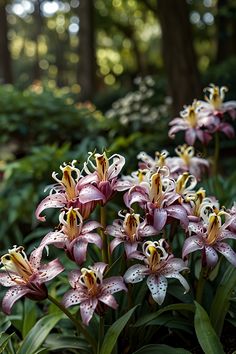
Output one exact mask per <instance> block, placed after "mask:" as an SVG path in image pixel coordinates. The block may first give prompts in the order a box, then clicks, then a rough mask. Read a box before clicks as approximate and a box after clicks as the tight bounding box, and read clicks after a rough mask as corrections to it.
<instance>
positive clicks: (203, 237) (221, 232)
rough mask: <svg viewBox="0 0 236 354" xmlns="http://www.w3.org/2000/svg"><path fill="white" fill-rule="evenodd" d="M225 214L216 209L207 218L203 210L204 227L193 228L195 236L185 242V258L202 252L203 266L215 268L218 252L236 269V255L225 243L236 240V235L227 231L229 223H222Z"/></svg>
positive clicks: (183, 254)
mask: <svg viewBox="0 0 236 354" xmlns="http://www.w3.org/2000/svg"><path fill="white" fill-rule="evenodd" d="M225 214H226V212H225V211H223V210H217V209H216V208H214V211H213V212H211V213H210V214H209V216H207V215H204V209H202V212H201V216H202V218H203V223H202V227H199V228H196V229H194V228H193V227H192V228H191V229H192V230H191V231H192V234H194V235H193V236H190V237H188V238H187V239H186V240H185V242H184V246H183V253H182V256H183V258H185V257H186V256H187V255H189V254H190V253H192V252H195V251H197V250H201V252H202V264H203V265H204V266H208V267H210V268H213V267H214V266H215V265H216V263H217V261H218V253H217V252H219V253H221V254H222V255H223V256H224V257H225V258H226V259H227V260H228V261H229V262H230V263H232V264H233V265H234V266H235V267H236V253H235V252H234V251H233V249H232V248H231V246H230V245H229V244H227V243H226V242H225V240H226V239H236V233H234V232H232V231H230V230H228V229H227V228H228V226H229V222H228V221H227V222H225V223H223V222H222V216H223V215H225Z"/></svg>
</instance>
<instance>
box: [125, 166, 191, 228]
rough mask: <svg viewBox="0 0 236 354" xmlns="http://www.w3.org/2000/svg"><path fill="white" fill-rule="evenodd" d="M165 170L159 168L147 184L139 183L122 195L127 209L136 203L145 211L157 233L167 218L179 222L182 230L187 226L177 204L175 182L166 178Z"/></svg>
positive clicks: (184, 216)
mask: <svg viewBox="0 0 236 354" xmlns="http://www.w3.org/2000/svg"><path fill="white" fill-rule="evenodd" d="M168 175H169V171H168V169H167V168H164V167H163V168H161V169H159V171H158V172H156V173H154V174H151V175H150V178H149V181H148V182H141V183H140V185H139V186H134V187H132V188H130V190H129V191H128V192H126V193H125V195H124V201H125V204H126V206H127V207H128V208H131V206H132V204H133V203H135V202H137V203H138V204H139V205H140V206H141V208H143V209H145V211H146V213H147V217H148V222H149V223H150V224H151V225H153V226H154V228H155V229H156V230H157V231H161V230H162V229H163V228H164V226H165V225H166V223H167V221H168V219H169V218H174V219H177V220H180V223H181V225H182V226H183V228H187V226H188V218H187V212H186V210H185V208H184V207H183V206H182V205H181V204H179V199H180V195H179V194H177V193H176V191H175V181H174V180H173V179H170V178H168Z"/></svg>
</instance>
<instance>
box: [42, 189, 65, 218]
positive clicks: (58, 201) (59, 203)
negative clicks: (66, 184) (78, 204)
mask: <svg viewBox="0 0 236 354" xmlns="http://www.w3.org/2000/svg"><path fill="white" fill-rule="evenodd" d="M66 203H67V200H66V197H65V194H62V193H55V194H51V195H49V196H47V197H46V198H45V199H43V200H42V201H41V203H40V204H39V205H38V207H37V209H36V211H35V216H36V218H37V219H38V220H40V221H45V220H46V218H45V216H40V214H41V212H42V211H43V210H45V209H48V208H62V207H64V206H65V205H66Z"/></svg>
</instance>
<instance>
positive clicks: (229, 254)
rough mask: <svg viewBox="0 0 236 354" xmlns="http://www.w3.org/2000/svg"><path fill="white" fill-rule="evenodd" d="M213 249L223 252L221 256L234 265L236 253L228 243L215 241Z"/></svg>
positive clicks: (235, 264)
mask: <svg viewBox="0 0 236 354" xmlns="http://www.w3.org/2000/svg"><path fill="white" fill-rule="evenodd" d="M214 247H215V249H216V250H217V251H218V252H220V253H221V254H223V256H224V257H225V258H226V259H227V260H228V261H229V262H230V263H231V264H233V266H234V267H236V253H235V252H234V251H233V250H232V248H231V247H230V245H228V244H227V243H225V242H217V244H216V245H215V246H214Z"/></svg>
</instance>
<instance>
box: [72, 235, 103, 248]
mask: <svg viewBox="0 0 236 354" xmlns="http://www.w3.org/2000/svg"><path fill="white" fill-rule="evenodd" d="M78 239H79V240H81V241H82V240H83V241H85V242H89V243H94V244H95V245H96V246H97V247H98V248H102V239H101V237H100V236H99V235H98V234H95V233H89V234H86V235H82V236H79V237H78Z"/></svg>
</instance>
